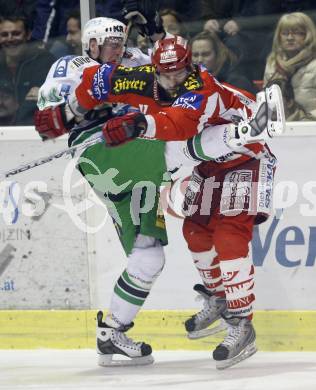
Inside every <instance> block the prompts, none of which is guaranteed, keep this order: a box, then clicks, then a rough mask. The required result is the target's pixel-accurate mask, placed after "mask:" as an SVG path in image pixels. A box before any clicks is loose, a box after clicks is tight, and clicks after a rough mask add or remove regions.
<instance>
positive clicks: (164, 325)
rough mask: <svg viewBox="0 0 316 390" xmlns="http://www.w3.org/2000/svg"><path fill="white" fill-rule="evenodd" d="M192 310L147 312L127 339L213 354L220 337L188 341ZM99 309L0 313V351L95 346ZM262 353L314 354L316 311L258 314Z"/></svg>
mask: <svg viewBox="0 0 316 390" xmlns="http://www.w3.org/2000/svg"><path fill="white" fill-rule="evenodd" d="M192 314H193V311H192V310H182V311H179V310H165V311H164V310H143V311H142V312H140V313H139V315H138V317H137V319H136V321H135V327H134V329H132V330H131V331H130V332H129V335H130V336H131V337H133V338H134V339H135V340H143V341H146V342H147V343H150V344H151V345H152V347H153V349H154V350H181V349H182V350H212V349H213V347H215V346H216V345H217V344H218V343H219V342H220V341H221V340H222V335H221V334H219V335H218V336H217V337H216V336H213V337H208V338H205V339H200V340H188V339H187V337H186V334H185V332H184V326H183V323H184V321H185V319H187V318H188V317H189V316H190V315H192ZM95 317H96V311H95V310H1V311H0V329H1V333H0V349H36V348H56V349H77V348H78V349H79V348H80V349H82V348H94V347H95ZM254 324H255V328H256V332H257V344H258V347H259V349H260V350H261V351H314V352H315V351H316V338H315V329H316V311H268V310H267V311H257V312H256V313H255V317H254Z"/></svg>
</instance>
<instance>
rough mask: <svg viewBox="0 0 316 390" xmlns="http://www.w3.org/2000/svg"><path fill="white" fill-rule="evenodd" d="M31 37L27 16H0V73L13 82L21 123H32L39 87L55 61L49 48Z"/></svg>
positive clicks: (18, 120)
mask: <svg viewBox="0 0 316 390" xmlns="http://www.w3.org/2000/svg"><path fill="white" fill-rule="evenodd" d="M30 37H31V30H30V28H29V25H28V23H27V20H26V19H25V18H24V16H20V15H14V16H11V17H9V16H8V17H6V18H3V19H1V20H0V46H1V49H2V50H1V53H0V74H1V77H2V78H5V79H6V80H8V81H11V83H12V84H13V86H14V95H15V97H16V99H17V103H18V105H19V108H18V112H17V116H16V124H20V125H33V113H34V111H35V109H36V102H37V93H38V90H39V87H40V86H41V85H42V84H43V82H44V80H45V78H46V74H47V71H48V69H49V68H50V66H51V65H52V64H53V62H54V61H55V57H53V56H52V55H51V54H50V53H48V52H47V51H46V50H44V49H38V48H37V47H36V45H35V44H30V43H29V41H30Z"/></svg>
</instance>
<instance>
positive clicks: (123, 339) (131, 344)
mask: <svg viewBox="0 0 316 390" xmlns="http://www.w3.org/2000/svg"><path fill="white" fill-rule="evenodd" d="M115 334H116V339H117V341H119V342H120V343H121V344H124V345H126V346H128V347H133V348H135V347H140V346H141V344H142V343H141V342H137V343H135V341H133V340H132V339H131V338H130V337H128V336H126V334H125V333H123V332H120V331H116V332H115Z"/></svg>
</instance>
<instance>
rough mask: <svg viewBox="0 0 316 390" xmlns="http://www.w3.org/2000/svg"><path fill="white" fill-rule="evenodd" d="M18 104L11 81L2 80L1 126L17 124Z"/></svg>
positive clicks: (0, 92) (0, 101)
mask: <svg viewBox="0 0 316 390" xmlns="http://www.w3.org/2000/svg"><path fill="white" fill-rule="evenodd" d="M17 109H18V104H17V101H16V99H15V96H14V86H13V84H12V83H10V81H9V80H6V79H3V78H1V79H0V126H12V125H14V124H15V115H16V112H17Z"/></svg>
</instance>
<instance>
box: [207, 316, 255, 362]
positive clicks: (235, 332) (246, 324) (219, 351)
mask: <svg viewBox="0 0 316 390" xmlns="http://www.w3.org/2000/svg"><path fill="white" fill-rule="evenodd" d="M226 323H227V326H228V327H227V330H228V334H227V336H226V337H225V339H224V341H223V342H222V343H220V344H219V345H218V346H217V347H216V349H215V350H214V351H213V358H214V360H216V368H217V369H218V370H223V369H225V368H228V367H231V366H233V365H235V364H237V363H239V362H241V361H242V360H245V359H247V358H249V357H250V356H252V355H253V354H254V353H256V352H257V348H256V344H255V340H256V333H255V330H254V327H253V325H252V322H251V321H250V320H248V319H247V318H239V317H231V318H229V319H226Z"/></svg>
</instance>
